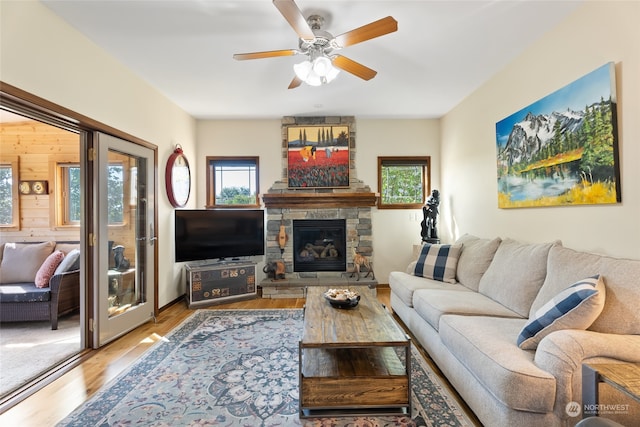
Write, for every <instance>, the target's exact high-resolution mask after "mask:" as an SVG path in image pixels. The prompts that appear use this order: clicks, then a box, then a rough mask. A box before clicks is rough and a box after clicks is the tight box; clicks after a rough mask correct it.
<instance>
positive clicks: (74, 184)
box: [58, 164, 81, 225]
mask: <svg viewBox="0 0 640 427" xmlns="http://www.w3.org/2000/svg"><path fill="white" fill-rule="evenodd" d="M58 167H59V174H60V175H59V176H60V199H61V201H62V203H61V204H60V217H61V225H80V219H81V216H80V165H78V164H64V165H58Z"/></svg>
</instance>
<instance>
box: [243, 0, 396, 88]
mask: <svg viewBox="0 0 640 427" xmlns="http://www.w3.org/2000/svg"><path fill="white" fill-rule="evenodd" d="M273 4H274V6H275V7H276V8H277V9H278V10H279V11H280V13H282V16H284V18H285V19H286V20H287V22H289V25H291V27H292V28H293V29H294V30H295V32H296V33H297V34H298V37H299V41H298V49H283V50H269V51H264V52H251V53H237V54H235V55H233V58H234V59H237V60H239V61H243V60H246V59H262V58H273V57H278V56H293V55H306V56H307V59H305V61H303V62H301V63H299V64H295V65H294V66H293V68H294V71H295V73H296V76H295V77H294V78H293V80H292V81H291V83H290V84H289V89H293V88H296V87H298V86H300V85H301V84H302V83H303V82H305V83H307V84H309V85H312V86H320V85H322V84H326V83H329V82H330V81H331V80H333V79H334V78H335V77H336V75H337V74H338V72H339V70H338V69H340V70H344V71H346V72H348V73H351V74H353V75H354V76H357V77H360V78H361V79H363V80H371V79H372V78H374V77H375V75H376V74H377V71H375V70H372V69H371V68H369V67H366V66H364V65H362V64H360V63H358V62H356V61H354V60H352V59H349V58H347V57H346V56H342V55H338V54H336V53H334V52H335V51H337V50H340V49H342V48H345V47H347V46H352V45H354V44H357V43H361V42H364V41H367V40H370V39H373V38H376V37H380V36H384V35H385V34H389V33H393V32H394V31H397V30H398V22H397V21H396V20H395V19H393V17H391V16H387V17H386V18H382V19H379V20H377V21H374V22H371V23H369V24H367V25H364V26H362V27H359V28H356V29H354V30H351V31H347V32H346V33H343V34H340V35H339V36H335V37H334V36H332V35H331V34H330V33H328V32H326V31H324V30H322V29H321V27H322V24H324V18H323V17H322V16H320V15H311V16H309V17H308V18H307V19H305V17H304V15H302V12H301V11H300V9H299V8H298V6H297V5H296V3H295V1H294V0H273Z"/></svg>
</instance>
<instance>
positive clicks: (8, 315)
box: [0, 270, 80, 330]
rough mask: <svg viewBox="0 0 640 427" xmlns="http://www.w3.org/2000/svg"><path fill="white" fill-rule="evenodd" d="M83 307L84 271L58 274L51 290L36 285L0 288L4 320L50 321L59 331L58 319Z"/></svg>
mask: <svg viewBox="0 0 640 427" xmlns="http://www.w3.org/2000/svg"><path fill="white" fill-rule="evenodd" d="M79 308H80V270H74V271H69V272H65V273H60V274H54V275H53V276H52V277H51V279H50V280H49V287H48V288H37V287H36V285H35V284H34V283H15V284H2V285H0V321H2V322H25V321H36V320H49V321H50V322H51V329H54V330H55V329H58V317H60V316H61V315H63V314H67V313H70V312H72V311H74V310H78V309H79Z"/></svg>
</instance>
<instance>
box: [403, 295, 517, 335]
mask: <svg viewBox="0 0 640 427" xmlns="http://www.w3.org/2000/svg"><path fill="white" fill-rule="evenodd" d="M464 289H465V291H460V290H451V289H419V290H416V291H415V292H414V293H413V307H414V308H415V310H416V313H418V314H419V315H420V317H422V318H423V319H424V320H426V321H427V323H429V324H430V325H431V327H432V328H433V329H435V330H436V331H437V330H438V329H439V328H440V326H439V323H440V317H441V316H443V315H445V314H461V315H466V316H474V315H476V316H496V317H517V318H522V316H520V315H518V313H516V312H513V311H511V310H509V309H508V308H506V307H505V306H503V305H502V304H499V303H497V302H495V301H494V300H492V299H491V298H489V297H487V296H484V295H482V294H479V293H478V292H472V291H471V290H469V289H467V288H464Z"/></svg>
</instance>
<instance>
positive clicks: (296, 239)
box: [293, 219, 347, 272]
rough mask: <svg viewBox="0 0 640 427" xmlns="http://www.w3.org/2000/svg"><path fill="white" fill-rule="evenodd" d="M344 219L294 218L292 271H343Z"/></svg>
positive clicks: (345, 244) (344, 250) (344, 260)
mask: <svg viewBox="0 0 640 427" xmlns="http://www.w3.org/2000/svg"><path fill="white" fill-rule="evenodd" d="M346 249H347V241H346V221H345V220H344V219H297V220H293V252H294V256H293V271H296V272H309V271H345V270H346V268H347V253H346V252H347V251H346Z"/></svg>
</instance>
